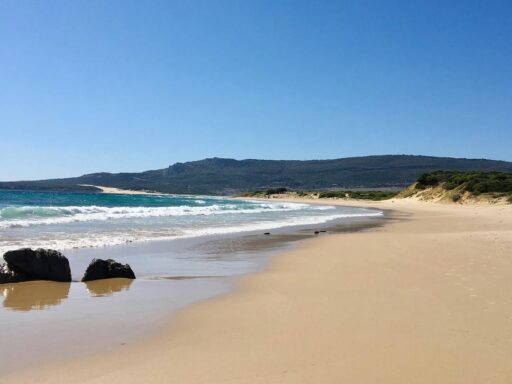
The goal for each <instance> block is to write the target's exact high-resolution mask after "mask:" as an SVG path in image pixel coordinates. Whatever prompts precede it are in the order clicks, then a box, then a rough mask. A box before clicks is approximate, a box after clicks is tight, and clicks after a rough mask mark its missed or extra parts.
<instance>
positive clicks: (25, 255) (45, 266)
mask: <svg viewBox="0 0 512 384" xmlns="http://www.w3.org/2000/svg"><path fill="white" fill-rule="evenodd" d="M4 260H5V264H3V265H1V266H0V283H18V282H22V281H31V280H50V281H61V282H70V281H71V269H70V268H69V261H68V259H67V258H66V257H65V256H64V255H63V254H62V253H60V252H58V251H55V250H53V249H43V248H39V249H36V250H33V249H31V248H22V249H17V250H14V251H8V252H6V253H4Z"/></svg>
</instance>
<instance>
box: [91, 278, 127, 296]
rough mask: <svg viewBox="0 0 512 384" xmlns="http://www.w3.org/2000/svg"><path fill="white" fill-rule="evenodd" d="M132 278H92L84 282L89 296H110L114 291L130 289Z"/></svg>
mask: <svg viewBox="0 0 512 384" xmlns="http://www.w3.org/2000/svg"><path fill="white" fill-rule="evenodd" d="M132 282H133V280H132V279H122V278H116V279H104V280H93V281H88V282H86V283H85V285H86V286H87V290H88V291H89V293H90V294H91V296H96V297H97V296H100V297H101V296H112V294H113V293H115V292H120V291H127V290H128V289H130V285H131V284H132Z"/></svg>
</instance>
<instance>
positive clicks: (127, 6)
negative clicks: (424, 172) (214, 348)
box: [0, 0, 512, 180]
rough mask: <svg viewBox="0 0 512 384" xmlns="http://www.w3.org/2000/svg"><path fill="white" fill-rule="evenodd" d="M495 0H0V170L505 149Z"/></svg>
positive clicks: (59, 173)
mask: <svg viewBox="0 0 512 384" xmlns="http://www.w3.org/2000/svg"><path fill="white" fill-rule="evenodd" d="M511 20H512V2H510V1H485V2H484V1H470V0H468V1H414V0H413V1H392V0H390V1H318V0H315V1H313V0H311V1H299V0H291V1H279V0H277V1H276V0H272V1H266V0H253V1H247V0H246V1H222V0H219V1H217V0H215V1H211V0H208V1H185V0H184V1H170V0H168V1H127V0H122V1H121V0H119V1H114V0H111V1H104V0H100V1H94V0H93V1H91V0H87V1H85V0H84V1H67V0H66V1H53V0H52V1H26V0H21V1H20V0H12V1H11V0H3V1H2V2H0V144H1V145H0V164H1V165H0V180H19V179H34V178H49V177H65V176H75V175H80V174H83V173H89V172H96V171H113V172H118V171H142V170H147V169H155V168H162V167H165V166H167V165H169V164H171V163H174V162H176V161H188V160H197V159H201V158H205V157H212V156H218V157H232V158H238V159H242V158H269V159H318V158H337V157H346V156H359V155H370V154H398V153H407V154H426V155H442V156H456V157H475V158H481V157H485V158H493V159H502V160H511V161H512V150H511V144H512V21H511Z"/></svg>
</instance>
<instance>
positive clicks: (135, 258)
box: [0, 218, 382, 382]
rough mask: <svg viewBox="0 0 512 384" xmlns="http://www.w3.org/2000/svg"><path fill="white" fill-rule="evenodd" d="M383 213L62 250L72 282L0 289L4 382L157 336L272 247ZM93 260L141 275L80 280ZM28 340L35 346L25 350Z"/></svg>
mask: <svg viewBox="0 0 512 384" xmlns="http://www.w3.org/2000/svg"><path fill="white" fill-rule="evenodd" d="M381 222H382V220H381V219H379V218H370V219H351V220H346V221H344V222H343V223H340V224H334V223H331V224H325V225H322V226H315V227H294V228H281V229H279V230H274V231H272V234H271V235H270V236H267V235H264V234H263V233H261V232H256V233H253V234H232V235H215V236H204V237H200V238H189V239H179V240H173V241H154V242H147V243H130V244H126V245H120V246H115V247H105V248H86V249H74V250H68V251H66V252H65V254H66V256H67V257H68V258H69V260H70V264H71V269H72V271H73V280H74V281H73V282H72V283H71V284H70V283H54V282H42V281H36V282H27V283H19V284H5V285H1V286H0V295H2V296H3V298H4V299H3V305H2V307H0V324H1V325H2V332H0V345H7V346H9V347H8V348H3V349H2V350H1V351H0V367H1V370H0V382H3V381H2V377H3V376H4V375H7V374H9V373H12V372H16V371H23V370H26V369H28V368H30V367H34V366H38V365H44V364H49V363H51V362H54V361H60V360H62V359H65V358H71V357H72V358H80V357H84V356H92V355H95V354H97V353H102V352H103V353H104V352H106V351H115V350H116V348H119V347H123V348H125V347H126V346H127V345H131V344H133V343H136V342H140V341H141V340H145V339H147V338H150V337H152V335H155V334H158V333H159V332H161V331H162V329H164V328H165V325H166V324H167V322H168V321H170V319H171V318H172V316H173V315H174V314H175V313H176V311H178V310H180V309H182V308H184V307H186V306H188V305H191V304H193V303H197V302H199V301H202V300H205V299H211V298H212V297H214V296H218V295H221V294H225V293H227V292H229V291H230V289H232V283H233V278H234V277H235V276H240V275H243V274H247V273H251V272H254V271H256V270H258V269H260V268H261V267H262V266H263V265H264V264H265V263H266V262H267V260H268V258H269V257H270V256H271V255H272V254H274V253H275V252H280V251H285V250H287V249H291V247H293V246H294V245H295V244H297V243H299V242H300V241H302V240H304V239H308V238H313V237H315V236H317V235H315V234H314V231H315V230H328V231H329V232H336V231H345V232H346V231H354V230H361V229H364V228H369V227H371V226H374V225H380V223H381ZM94 257H99V258H106V257H109V258H114V259H116V260H118V261H120V262H122V263H129V264H131V265H132V267H133V268H134V270H135V271H136V274H137V277H138V278H137V279H136V280H134V281H132V280H126V279H110V280H104V281H93V282H88V283H80V282H79V281H80V278H81V276H82V274H83V271H84V270H85V268H86V266H87V264H88V263H89V262H90V260H91V259H92V258H94ZM27 345H30V348H27Z"/></svg>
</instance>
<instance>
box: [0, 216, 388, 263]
mask: <svg viewBox="0 0 512 384" xmlns="http://www.w3.org/2000/svg"><path fill="white" fill-rule="evenodd" d="M382 215H383V212H380V211H370V210H361V211H360V212H358V213H339V214H333V215H322V216H305V217H300V216H297V217H292V218H288V219H285V220H278V221H257V222H247V223H243V224H240V225H236V226H224V227H223V226H207V227H203V228H187V229H183V230H177V229H175V230H173V231H170V230H167V229H160V230H149V231H148V230H132V231H128V232H111V233H107V234H105V233H81V234H67V235H66V237H64V238H59V237H53V238H40V239H33V238H32V239H30V241H28V243H26V242H27V240H26V239H25V240H22V239H18V240H14V241H4V242H1V245H0V254H3V253H4V252H6V251H8V250H11V249H16V248H20V247H24V246H30V247H32V248H38V247H42V248H52V249H57V250H66V249H71V248H86V247H101V246H114V245H121V244H125V243H131V242H147V241H154V240H174V239H177V238H192V237H199V236H209V235H224V234H231V233H243V232H253V231H262V230H271V229H278V228H283V227H290V226H301V225H318V224H323V223H327V222H330V221H333V220H338V219H343V218H357V217H360V218H364V217H379V216H382Z"/></svg>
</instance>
